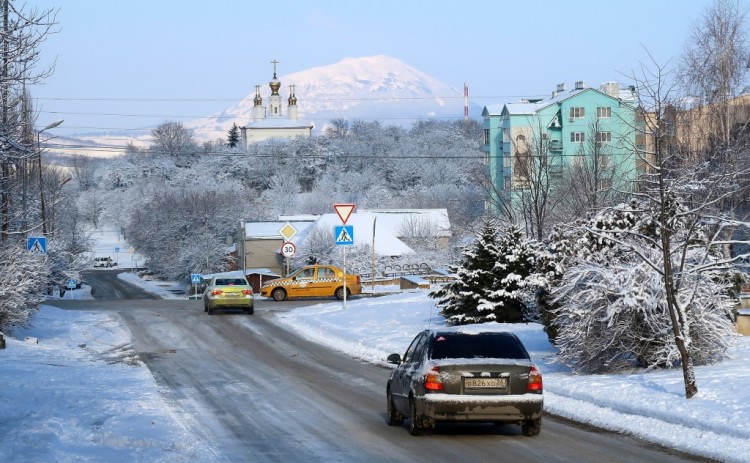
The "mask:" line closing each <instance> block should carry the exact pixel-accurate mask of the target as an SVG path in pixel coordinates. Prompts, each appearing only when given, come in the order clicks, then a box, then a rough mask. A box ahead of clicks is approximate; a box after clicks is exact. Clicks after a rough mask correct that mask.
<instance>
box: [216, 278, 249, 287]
mask: <svg viewBox="0 0 750 463" xmlns="http://www.w3.org/2000/svg"><path fill="white" fill-rule="evenodd" d="M216 285H217V286H234V285H243V286H244V285H247V281H245V280H243V279H242V278H222V279H217V280H216Z"/></svg>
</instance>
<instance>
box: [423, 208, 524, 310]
mask: <svg viewBox="0 0 750 463" xmlns="http://www.w3.org/2000/svg"><path fill="white" fill-rule="evenodd" d="M536 253H537V251H536V244H535V242H533V241H531V240H528V239H526V238H525V237H524V236H523V233H522V232H521V230H520V228H518V227H517V226H515V225H512V226H510V227H509V228H507V229H506V230H505V233H504V234H503V235H502V236H498V230H497V228H496V227H495V226H494V225H493V224H492V223H491V222H489V221H485V222H484V224H483V225H482V229H481V231H480V233H479V234H478V236H477V240H476V242H475V243H474V245H473V246H471V247H468V248H466V249H465V250H464V251H463V257H464V261H463V263H462V264H461V265H460V266H458V267H455V268H454V269H453V270H454V271H455V273H456V279H455V280H454V281H452V282H450V283H448V284H446V285H444V286H442V287H441V288H439V289H437V290H435V291H433V292H431V293H430V297H433V298H435V299H438V302H437V305H438V306H439V307H441V308H442V314H443V316H445V317H446V319H447V320H448V322H449V323H450V324H453V325H464V324H470V323H485V322H491V321H496V322H503V323H514V322H522V321H528V320H530V319H532V318H534V315H533V314H532V313H530V307H529V302H530V300H531V297H530V294H531V292H532V291H533V289H534V288H535V287H536V285H538V284H539V279H538V278H537V275H536V273H535V266H536Z"/></svg>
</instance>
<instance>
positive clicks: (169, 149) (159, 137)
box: [151, 121, 198, 156]
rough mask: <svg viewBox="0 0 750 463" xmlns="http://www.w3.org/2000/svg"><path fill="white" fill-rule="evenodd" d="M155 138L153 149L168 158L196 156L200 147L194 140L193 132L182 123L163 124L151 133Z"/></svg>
mask: <svg viewBox="0 0 750 463" xmlns="http://www.w3.org/2000/svg"><path fill="white" fill-rule="evenodd" d="M151 136H152V137H153V138H154V142H153V145H152V149H153V150H154V151H156V152H157V153H159V154H165V155H167V156H182V155H186V154H194V153H196V152H197V151H198V145H197V143H196V142H195V139H194V138H193V131H192V130H190V129H188V128H186V127H185V126H184V125H182V123H180V122H174V121H167V122H163V123H162V124H160V125H159V126H157V127H156V128H155V129H153V130H152V131H151Z"/></svg>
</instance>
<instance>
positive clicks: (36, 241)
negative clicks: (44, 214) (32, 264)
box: [26, 236, 47, 256]
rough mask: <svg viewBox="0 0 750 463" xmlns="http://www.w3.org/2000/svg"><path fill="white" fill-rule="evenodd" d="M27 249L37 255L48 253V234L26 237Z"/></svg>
mask: <svg viewBox="0 0 750 463" xmlns="http://www.w3.org/2000/svg"><path fill="white" fill-rule="evenodd" d="M26 250H27V251H29V252H30V253H31V254H34V255H36V256H46V255H47V237H46V236H29V237H28V238H27V239H26Z"/></svg>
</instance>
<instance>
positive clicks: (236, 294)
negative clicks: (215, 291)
mask: <svg viewBox="0 0 750 463" xmlns="http://www.w3.org/2000/svg"><path fill="white" fill-rule="evenodd" d="M240 295H241V294H240V293H226V296H227V297H239V296H240Z"/></svg>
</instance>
